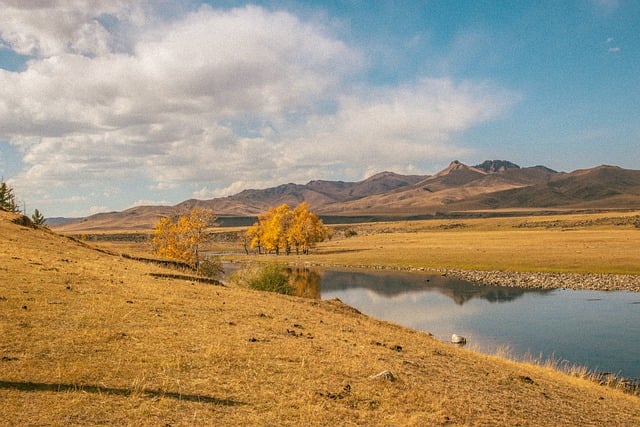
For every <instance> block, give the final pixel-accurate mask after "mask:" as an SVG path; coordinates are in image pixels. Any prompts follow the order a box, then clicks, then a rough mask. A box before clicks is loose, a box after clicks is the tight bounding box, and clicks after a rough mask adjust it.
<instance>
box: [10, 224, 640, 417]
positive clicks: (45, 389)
mask: <svg viewBox="0 0 640 427" xmlns="http://www.w3.org/2000/svg"><path fill="white" fill-rule="evenodd" d="M13 219H15V216H13V215H11V214H6V213H3V212H0V266H1V268H0V308H1V309H0V330H2V334H3V335H2V341H1V342H0V366H1V367H2V369H1V370H0V401H2V411H0V424H3V425H67V424H76V425H87V424H92V425H96V424H108V425H168V424H171V425H256V424H260V425H330V424H335V425H346V424H353V425H440V424H454V425H480V424H482V425H516V424H519V425H549V424H553V425H638V424H639V423H640V405H639V404H638V403H639V400H638V398H637V397H634V396H629V395H624V394H622V393H621V392H619V391H616V390H612V389H608V388H604V387H601V386H598V385H596V384H594V383H592V382H589V381H586V380H580V379H577V378H574V377H569V376H565V375H563V374H558V373H556V372H554V371H551V370H549V369H543V368H538V367H532V366H528V365H521V364H517V363H512V362H507V361H503V360H501V359H498V358H494V357H488V356H483V355H479V354H475V353H472V352H469V351H465V350H462V349H458V348H456V347H453V346H451V345H448V344H444V343H440V342H437V341H436V340H435V339H433V338H431V337H430V336H428V335H427V334H424V333H420V332H416V331H412V330H409V329H405V328H401V327H398V326H395V325H392V324H389V323H386V322H381V321H377V320H375V319H372V318H369V317H367V316H364V315H362V314H359V313H358V312H356V311H354V310H353V309H350V308H349V307H347V306H345V305H343V304H341V303H340V302H338V301H317V300H307V299H300V298H294V297H285V296H280V295H276V294H270V293H259V292H252V291H247V290H243V289H236V288H228V287H219V286H210V285H200V284H195V283H194V282H192V281H189V280H178V279H171V278H157V277H153V276H151V275H150V273H158V274H159V273H163V272H164V273H171V270H169V271H164V270H162V269H160V268H159V267H154V266H151V265H149V264H142V263H138V262H134V261H132V260H128V259H123V258H121V257H119V256H113V255H109V254H106V253H103V252H97V251H95V250H92V249H91V248H89V247H87V246H85V245H83V244H80V243H79V242H76V241H72V240H69V239H66V238H62V237H60V236H57V235H55V234H53V233H51V232H49V231H46V230H35V229H31V228H28V227H24V226H19V225H17V224H14V223H12V222H11V220H13ZM174 273H175V272H174ZM384 370H389V371H391V372H392V373H393V375H394V377H395V381H389V380H385V379H377V380H376V379H370V376H372V375H375V374H378V373H380V372H382V371H384Z"/></svg>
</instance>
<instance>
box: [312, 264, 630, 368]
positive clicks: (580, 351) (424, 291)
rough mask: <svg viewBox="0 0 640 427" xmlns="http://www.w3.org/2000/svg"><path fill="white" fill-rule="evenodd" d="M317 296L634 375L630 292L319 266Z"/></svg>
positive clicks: (440, 331)
mask: <svg viewBox="0 0 640 427" xmlns="http://www.w3.org/2000/svg"><path fill="white" fill-rule="evenodd" d="M321 277H322V280H321V296H322V298H323V299H329V298H339V299H340V300H342V301H343V302H344V303H346V304H349V305H351V306H353V307H355V308H357V309H358V310H360V311H361V312H363V313H365V314H367V315H369V316H373V317H376V318H378V319H383V320H388V321H392V322H395V323H398V324H400V325H404V326H407V327H410V328H412V329H416V330H422V331H426V332H429V333H431V334H433V335H434V336H435V337H436V338H438V339H440V340H443V341H449V339H450V338H451V335H452V334H454V333H456V334H460V335H462V336H465V337H467V338H468V342H469V344H470V345H471V346H472V347H473V348H474V349H477V350H478V351H481V352H485V353H495V352H496V351H498V350H504V349H507V350H508V351H509V352H510V353H511V354H512V355H513V356H514V357H525V356H526V355H531V356H534V357H538V356H540V357H541V358H542V359H549V358H551V359H554V360H556V361H558V362H561V363H563V364H564V363H566V364H569V365H572V364H575V365H581V366H587V367H588V368H590V369H596V370H598V371H601V372H602V371H605V372H613V373H615V374H619V375H622V376H625V377H628V378H640V333H638V329H637V325H638V324H640V305H639V304H637V303H638V294H635V293H631V292H597V291H572V290H560V289H556V290H535V289H523V288H503V287H493V286H476V285H473V284H471V283H469V282H465V281H462V280H452V279H449V278H446V277H442V276H425V275H420V274H410V273H398V272H347V271H325V272H324V273H321Z"/></svg>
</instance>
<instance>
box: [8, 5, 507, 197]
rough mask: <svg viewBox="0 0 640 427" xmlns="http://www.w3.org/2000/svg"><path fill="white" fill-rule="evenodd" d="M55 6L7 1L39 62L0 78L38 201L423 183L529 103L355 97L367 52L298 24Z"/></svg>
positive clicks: (454, 96)
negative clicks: (59, 193) (42, 191)
mask: <svg viewBox="0 0 640 427" xmlns="http://www.w3.org/2000/svg"><path fill="white" fill-rule="evenodd" d="M103 3H104V4H103ZM131 3H132V4H131ZM47 4H50V5H51V6H50V7H47V8H44V7H42V6H41V5H40V4H39V3H34V2H17V1H9V2H7V1H4V2H2V1H0V5H1V6H2V8H3V13H2V17H0V43H2V44H4V45H5V46H8V47H9V48H10V49H12V50H14V51H15V52H17V53H20V54H25V55H29V56H30V60H29V61H28V62H27V64H26V66H25V68H24V70H22V71H20V72H10V71H6V70H0V140H6V141H9V143H10V144H12V145H13V146H14V147H16V148H17V149H18V150H19V152H20V153H22V155H23V162H24V164H25V165H26V167H25V169H24V170H23V171H22V172H21V173H20V174H19V176H17V177H16V178H15V181H16V182H21V183H22V184H21V186H22V187H23V189H24V191H26V192H28V191H34V192H35V191H36V190H35V189H37V188H42V186H44V185H46V186H53V187H59V188H67V189H68V191H69V192H70V193H72V192H73V191H75V189H76V188H78V186H91V185H92V183H94V184H95V183H101V182H104V181H105V180H108V181H110V182H112V183H114V184H113V185H114V186H117V185H118V184H117V183H118V182H121V183H124V182H130V181H131V180H135V179H140V180H143V181H145V182H150V183H151V186H152V187H153V188H154V189H155V190H158V191H159V190H163V189H169V188H176V187H179V186H181V185H188V186H189V188H197V190H190V191H192V194H194V195H196V196H214V195H221V194H225V193H229V192H236V191H240V190H242V189H243V188H247V187H254V188H256V187H261V186H266V185H273V184H277V183H282V182H283V181H285V180H286V181H299V180H306V179H313V178H328V177H331V178H333V177H342V178H351V177H355V178H362V176H363V175H364V174H366V173H368V171H380V170H383V169H393V170H397V171H409V170H419V169H420V162H421V161H424V160H427V159H429V160H433V159H434V158H450V157H452V156H454V155H455V156H457V155H459V154H460V153H464V151H465V149H464V148H462V147H459V146H457V145H456V143H455V136H456V135H459V134H460V133H461V132H464V131H465V130H466V129H468V128H469V127H471V126H474V125H475V124H478V123H481V122H483V121H486V120H490V119H492V118H494V117H496V116H498V115H499V114H501V112H503V111H504V110H505V109H506V108H507V107H508V106H509V105H511V104H512V103H513V102H515V101H516V100H517V97H515V96H514V95H513V94H510V93H508V92H505V91H502V90H500V89H499V88H495V87H491V85H489V84H486V83H477V82H455V81H453V80H451V79H446V78H445V79H429V78H422V79H418V80H416V81H415V82H412V83H407V84H403V85H399V86H386V87H371V86H366V85H365V84H364V83H362V82H361V83H359V84H358V85H356V86H354V85H353V82H354V81H357V78H358V75H359V73H360V72H361V71H362V70H363V67H364V63H365V61H364V60H363V54H362V53H361V52H359V51H358V50H357V49H356V48H355V47H353V46H348V45H347V44H345V43H344V42H343V41H341V40H339V39H337V38H335V37H334V36H332V34H331V32H330V31H329V29H327V28H325V27H323V26H322V25H320V24H317V23H314V22H305V21H302V20H300V19H299V18H298V17H296V16H294V15H292V14H290V13H288V12H283V11H275V12H273V11H267V10H265V9H263V8H260V7H255V6H247V7H243V8H236V9H230V10H216V9H213V8H211V7H208V6H202V7H200V8H198V9H196V10H186V11H185V10H181V11H180V13H179V14H178V15H171V14H167V11H166V10H163V11H160V10H157V9H154V8H152V7H151V6H150V5H152V4H156V5H157V4H161V5H164V6H167V4H170V3H167V4H165V3H148V4H147V3H144V2H127V1H114V2H84V1H74V2H67V1H64V2H62V1H59V2H49V3H47ZM25 5H26V6H25ZM167 7H168V6H167ZM161 12H162V13H161ZM173 12H175V11H173ZM173 12H172V13H173ZM169 15H171V16H169ZM122 185H124V184H122ZM154 197H155V196H154ZM160 197H163V196H160Z"/></svg>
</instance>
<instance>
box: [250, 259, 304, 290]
mask: <svg viewBox="0 0 640 427" xmlns="http://www.w3.org/2000/svg"><path fill="white" fill-rule="evenodd" d="M248 285H249V287H250V288H251V289H255V290H258V291H269V292H277V293H279V294H285V295H293V293H294V289H293V286H291V284H290V283H289V276H288V275H287V272H286V270H285V268H284V267H283V266H281V265H279V264H267V265H266V266H264V267H262V268H261V269H260V270H259V271H258V272H257V274H255V275H253V277H250V278H249V281H248Z"/></svg>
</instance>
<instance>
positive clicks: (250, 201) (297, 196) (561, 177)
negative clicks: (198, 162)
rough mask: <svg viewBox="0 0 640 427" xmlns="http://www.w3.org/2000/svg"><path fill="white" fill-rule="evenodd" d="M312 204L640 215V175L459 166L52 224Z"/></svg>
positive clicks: (398, 211) (406, 212)
mask: <svg viewBox="0 0 640 427" xmlns="http://www.w3.org/2000/svg"><path fill="white" fill-rule="evenodd" d="M303 201H306V202H307V203H309V205H310V206H311V209H312V210H313V211H314V212H316V213H318V214H320V215H321V216H322V217H323V218H326V219H328V220H331V219H332V218H333V220H334V222H335V221H337V218H342V219H345V220H347V219H348V218H353V217H358V218H389V217H393V218H409V217H429V216H435V215H440V216H447V215H463V214H467V215H471V214H480V213H482V214H485V215H490V214H492V213H493V214H498V213H504V212H505V211H512V212H513V211H530V212H539V211H544V210H547V211H561V210H564V211H571V210H585V209H589V210H606V209H640V171H638V170H630V169H623V168H620V167H617V166H607V165H603V166H598V167H595V168H591V169H581V170H576V171H573V172H569V173H567V172H557V171H554V170H552V169H549V168H547V167H545V166H533V167H525V168H521V167H520V166H518V165H516V164H514V163H512V162H509V161H506V160H487V161H485V162H483V163H481V164H478V165H475V166H468V165H465V164H464V163H461V162H459V161H457V160H456V161H453V162H451V164H450V165H449V166H448V167H447V168H445V169H444V170H442V171H440V172H438V173H436V174H435V175H400V174H396V173H393V172H382V173H378V174H376V175H374V176H372V177H370V178H367V179H365V180H363V181H359V182H343V181H324V180H314V181H310V182H308V183H307V184H304V185H302V184H292V183H290V184H283V185H279V186H277V187H272V188H267V189H263V190H244V191H242V192H240V193H238V194H235V195H232V196H228V197H221V198H215V199H211V200H196V199H190V200H186V201H184V202H182V203H179V204H177V205H175V206H137V207H133V208H130V209H127V210H125V211H122V212H110V213H101V214H96V215H92V216H89V217H86V218H80V219H74V220H64V219H53V220H49V224H50V226H51V227H52V228H55V229H57V230H60V231H79V230H82V231H87V230H107V229H150V228H153V226H154V224H155V223H156V222H157V220H158V219H159V218H160V217H162V216H170V215H175V214H177V213H180V212H186V211H188V210H189V209H191V208H194V207H199V208H209V209H212V210H213V212H214V214H215V215H216V216H218V218H220V219H221V220H223V221H224V219H225V218H227V219H228V218H231V217H235V218H242V217H244V218H247V217H249V218H248V219H249V220H251V218H253V217H256V216H257V215H258V214H260V213H261V212H264V211H265V210H267V209H269V208H270V207H275V206H278V205H281V204H283V203H287V204H289V205H290V206H295V205H297V204H299V203H300V202H303Z"/></svg>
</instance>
